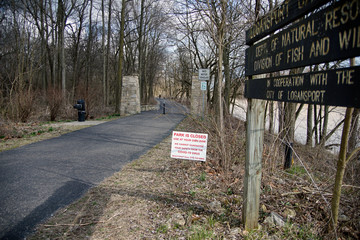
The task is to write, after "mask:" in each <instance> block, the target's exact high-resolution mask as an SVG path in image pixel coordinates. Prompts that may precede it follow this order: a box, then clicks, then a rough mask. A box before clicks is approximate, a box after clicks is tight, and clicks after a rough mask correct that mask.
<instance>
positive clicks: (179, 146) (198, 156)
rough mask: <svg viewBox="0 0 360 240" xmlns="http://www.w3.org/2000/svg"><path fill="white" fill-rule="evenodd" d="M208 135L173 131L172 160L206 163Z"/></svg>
mask: <svg viewBox="0 0 360 240" xmlns="http://www.w3.org/2000/svg"><path fill="white" fill-rule="evenodd" d="M207 140H208V135H207V134H204V133H192V132H178V131H173V133H172V140H171V158H178V159H186V160H194V161H204V162H205V161H206V149H207Z"/></svg>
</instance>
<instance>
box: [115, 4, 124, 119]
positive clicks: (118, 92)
mask: <svg viewBox="0 0 360 240" xmlns="http://www.w3.org/2000/svg"><path fill="white" fill-rule="evenodd" d="M125 6H126V0H122V2H121V22H120V47H119V68H118V76H117V77H118V80H117V81H116V94H115V99H116V104H115V113H116V114H120V104H121V95H122V74H123V56H124V28H125Z"/></svg>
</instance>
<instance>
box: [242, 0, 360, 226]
mask: <svg viewBox="0 0 360 240" xmlns="http://www.w3.org/2000/svg"><path fill="white" fill-rule="evenodd" d="M325 4H327V5H326V6H325V7H324V8H323V9H322V10H321V11H319V12H317V13H313V14H310V15H309V16H307V17H305V18H304V19H302V20H300V21H298V22H297V23H294V24H292V25H290V26H289V27H287V28H285V29H284V30H281V31H279V32H277V33H276V34H274V35H273V36H271V37H268V38H266V39H264V40H262V41H261V39H262V38H264V37H266V36H267V35H268V34H271V33H273V32H275V31H276V30H278V29H279V28H282V27H284V26H286V25H288V24H289V23H291V22H292V21H295V20H297V19H299V18H300V17H303V16H304V15H306V14H308V13H311V12H312V11H313V10H315V9H316V8H319V7H321V6H323V5H325ZM259 40H260V41H259ZM256 41H258V42H256ZM255 42H256V43H255ZM246 43H247V44H248V45H249V48H248V49H246V54H245V57H246V58H245V75H246V76H249V80H248V81H247V82H246V87H245V96H246V97H247V98H248V109H247V115H246V123H247V133H246V164H245V179H244V206H243V222H244V226H245V229H246V230H251V229H254V228H257V226H258V217H259V199H260V185H261V159H262V151H263V136H264V114H265V103H264V101H263V100H258V99H265V100H274V101H282V102H295V103H307V104H318V105H334V106H346V107H360V96H359V92H360V81H359V80H360V79H359V76H360V75H359V73H360V68H359V67H351V68H342V69H335V70H331V71H323V72H316V73H305V74H297V75H287V76H281V77H276V78H266V75H265V74H268V73H270V72H276V71H282V70H288V69H291V68H298V67H305V66H309V65H314V64H320V63H325V62H330V61H337V60H341V59H346V58H351V57H356V56H359V55H360V0H342V1H330V0H317V1H315V0H314V1H299V0H285V1H283V3H282V4H281V5H279V7H277V8H276V9H274V10H273V11H271V12H270V13H269V14H267V15H266V16H264V17H263V18H261V19H260V20H259V21H257V22H256V23H255V24H254V25H253V26H252V27H251V28H250V29H249V30H248V31H247V32H246ZM259 74H263V75H262V76H260V75H259ZM254 75H255V76H254Z"/></svg>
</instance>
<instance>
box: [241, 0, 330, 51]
mask: <svg viewBox="0 0 360 240" xmlns="http://www.w3.org/2000/svg"><path fill="white" fill-rule="evenodd" d="M328 1H329V0H285V1H284V2H283V3H282V4H281V5H279V6H278V7H276V8H275V9H274V10H272V11H271V12H269V13H268V14H266V15H265V16H263V17H262V18H261V19H260V20H259V21H257V22H256V23H255V24H254V25H253V26H252V27H251V28H250V29H248V30H247V31H246V44H247V45H250V44H252V43H254V42H255V41H257V40H260V39H261V38H263V37H265V36H266V35H268V34H270V33H273V32H274V31H275V30H277V29H279V28H281V27H284V26H285V25H287V24H288V23H290V22H292V21H294V20H295V19H297V18H299V17H302V16H304V15H305V14H307V13H309V12H311V11H312V10H314V9H316V8H318V7H320V6H322V5H324V4H325V3H326V2H328Z"/></svg>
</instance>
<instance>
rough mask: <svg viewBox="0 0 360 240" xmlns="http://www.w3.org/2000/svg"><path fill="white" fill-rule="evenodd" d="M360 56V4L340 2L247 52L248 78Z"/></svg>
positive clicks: (357, 2)
mask: <svg viewBox="0 0 360 240" xmlns="http://www.w3.org/2000/svg"><path fill="white" fill-rule="evenodd" d="M359 55H360V0H346V1H339V2H337V3H336V4H333V5H331V6H329V7H327V8H326V9H324V10H322V11H320V12H318V13H315V14H313V15H311V16H310V17H308V18H306V19H304V20H302V21H300V22H298V23H296V24H294V25H292V26H290V27H289V28H287V29H286V30H284V31H281V32H279V33H277V34H275V35H274V36H272V37H270V38H267V39H265V40H264V41H262V42H259V43H257V44H255V45H253V46H252V47H250V48H248V49H246V55H245V56H246V64H245V65H246V66H245V73H246V75H247V76H249V75H256V74H262V73H269V72H275V71H280V70H286V69H290V68H296V67H302V66H308V65H313V64H319V63H324V62H330V61H336V60H341V59H346V58H351V57H356V56H359Z"/></svg>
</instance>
